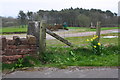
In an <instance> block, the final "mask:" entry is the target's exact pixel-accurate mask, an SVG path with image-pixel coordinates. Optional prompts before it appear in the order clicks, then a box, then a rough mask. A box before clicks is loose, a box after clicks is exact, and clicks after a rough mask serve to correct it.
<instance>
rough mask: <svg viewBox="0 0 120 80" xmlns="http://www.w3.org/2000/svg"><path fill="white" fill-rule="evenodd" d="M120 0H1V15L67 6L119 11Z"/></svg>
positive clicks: (16, 14) (14, 14)
mask: <svg viewBox="0 0 120 80" xmlns="http://www.w3.org/2000/svg"><path fill="white" fill-rule="evenodd" d="M119 1H120V0H0V16H4V17H9V16H12V17H17V16H18V13H19V11H20V10H23V11H24V12H27V11H33V12H36V11H38V10H40V9H41V10H52V9H53V10H58V11H60V10H61V9H65V8H70V7H73V8H77V7H78V8H84V9H91V8H94V9H101V10H103V11H106V10H110V11H112V12H113V13H114V12H115V13H118V2H119Z"/></svg>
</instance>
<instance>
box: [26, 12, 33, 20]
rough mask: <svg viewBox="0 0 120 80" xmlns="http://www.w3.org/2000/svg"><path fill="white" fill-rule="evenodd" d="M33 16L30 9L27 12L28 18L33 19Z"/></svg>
mask: <svg viewBox="0 0 120 80" xmlns="http://www.w3.org/2000/svg"><path fill="white" fill-rule="evenodd" d="M32 16H33V12H29V11H28V12H27V17H28V20H29V21H32V20H33V17H32Z"/></svg>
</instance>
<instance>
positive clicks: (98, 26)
mask: <svg viewBox="0 0 120 80" xmlns="http://www.w3.org/2000/svg"><path fill="white" fill-rule="evenodd" d="M100 31H101V26H100V22H97V27H96V35H97V36H98V38H97V39H96V40H97V41H98V42H99V40H100Z"/></svg>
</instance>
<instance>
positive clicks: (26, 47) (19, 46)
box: [0, 35, 37, 64]
mask: <svg viewBox="0 0 120 80" xmlns="http://www.w3.org/2000/svg"><path fill="white" fill-rule="evenodd" d="M0 41H1V43H0V45H2V47H1V50H0V54H1V58H2V62H3V63H7V64H10V63H13V62H16V61H17V60H18V59H19V58H24V57H25V56H28V55H33V54H36V52H37V46H36V38H35V37H34V36H31V35H27V36H26V38H19V37H18V36H13V39H12V40H9V39H6V37H3V36H2V37H1V39H0Z"/></svg>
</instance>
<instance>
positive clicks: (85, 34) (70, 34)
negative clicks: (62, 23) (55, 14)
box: [3, 29, 118, 39]
mask: <svg viewBox="0 0 120 80" xmlns="http://www.w3.org/2000/svg"><path fill="white" fill-rule="evenodd" d="M65 32H67V31H58V32H57V31H55V33H56V34H59V35H60V36H61V37H79V36H89V35H95V33H96V32H80V33H66V34H64V33H65ZM117 32H118V29H113V30H104V31H101V34H107V33H117ZM61 33H62V34H61ZM3 36H5V37H6V38H7V39H12V37H13V36H19V37H21V38H25V37H26V34H13V35H3ZM46 39H55V38H54V37H52V36H50V35H48V34H47V37H46Z"/></svg>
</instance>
